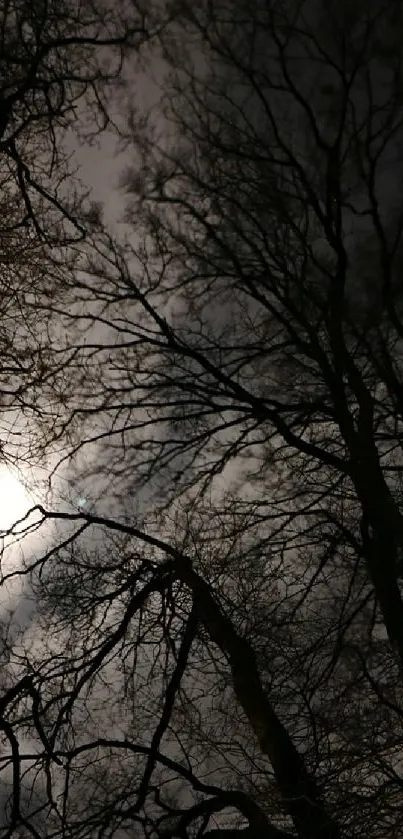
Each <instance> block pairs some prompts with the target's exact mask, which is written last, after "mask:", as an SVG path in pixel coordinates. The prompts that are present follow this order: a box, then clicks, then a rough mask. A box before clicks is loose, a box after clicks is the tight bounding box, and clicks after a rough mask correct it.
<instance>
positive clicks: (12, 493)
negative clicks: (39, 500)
mask: <svg viewBox="0 0 403 839" xmlns="http://www.w3.org/2000/svg"><path fill="white" fill-rule="evenodd" d="M33 503H34V502H33V501H32V498H31V496H30V494H29V492H28V491H27V490H26V489H25V487H24V485H23V484H22V483H21V481H20V480H19V478H18V475H17V474H16V473H15V472H13V471H12V470H11V469H9V468H8V467H7V466H1V467H0V531H4V530H8V529H9V528H10V527H12V525H13V524H14V523H15V522H16V521H18V520H19V519H22V518H23V516H25V514H26V513H27V512H28V510H29V509H30V508H31V507H32V506H33Z"/></svg>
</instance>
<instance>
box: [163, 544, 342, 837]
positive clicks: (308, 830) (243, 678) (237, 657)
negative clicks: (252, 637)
mask: <svg viewBox="0 0 403 839" xmlns="http://www.w3.org/2000/svg"><path fill="white" fill-rule="evenodd" d="M176 570H177V573H178V577H179V578H180V579H181V580H182V581H183V582H184V583H185V585H187V586H188V588H189V589H190V590H191V591H192V595H193V601H194V607H195V611H196V613H197V614H198V617H199V619H200V620H201V621H202V622H203V624H204V626H205V627H206V629H207V631H208V633H209V635H210V638H211V639H212V641H214V643H216V644H217V646H218V647H219V648H220V649H221V651H222V652H223V653H224V654H225V655H226V656H227V658H228V660H229V664H230V667H231V672H232V678H233V684H234V690H235V694H236V697H237V699H238V701H239V703H240V705H241V707H242V708H243V711H244V713H245V715H246V717H247V719H248V721H249V723H250V726H251V728H252V730H253V732H254V734H255V735H256V737H257V739H258V741H259V744H260V747H261V750H262V753H263V754H265V755H267V757H268V758H269V760H270V762H271V765H272V767H273V771H274V774H275V777H276V781H277V784H278V788H279V791H280V794H281V797H282V800H283V803H284V807H285V809H286V810H287V812H288V813H289V815H290V816H291V818H292V821H293V824H294V827H295V829H296V831H297V834H298V836H299V837H301V839H340V837H341V832H340V828H339V826H338V824H337V823H336V822H335V821H334V820H333V818H332V816H331V815H330V814H329V813H328V812H327V810H326V807H325V804H324V802H323V800H322V797H321V793H320V790H319V788H318V785H317V783H316V781H315V779H314V778H313V777H312V776H311V775H310V774H309V773H308V771H307V769H306V766H305V764H304V761H303V758H302V757H301V755H300V754H299V752H298V751H297V749H296V747H295V745H294V743H293V742H292V739H291V737H290V735H289V734H288V732H287V731H286V729H285V728H284V726H283V724H282V723H281V721H280V720H279V718H278V716H277V714H276V712H275V711H274V709H273V707H272V705H271V703H270V701H269V699H268V697H267V694H266V692H265V690H264V689H263V686H262V683H261V681H260V676H259V671H258V667H257V663H256V658H255V655H254V652H253V649H252V648H251V646H250V644H249V643H248V641H246V640H245V639H244V638H243V637H241V636H240V635H239V634H238V633H237V632H236V630H235V629H234V627H233V625H232V623H231V621H230V620H229V619H228V618H227V617H226V616H225V615H224V614H223V613H222V611H221V609H220V607H219V605H218V604H217V603H216V601H215V599H214V596H213V594H212V591H211V589H210V586H209V585H208V584H207V583H206V582H205V581H204V580H202V579H201V577H199V575H198V574H197V573H196V572H195V571H194V570H193V569H192V567H191V565H190V563H188V562H186V560H184V559H179V560H178V561H177V562H176Z"/></svg>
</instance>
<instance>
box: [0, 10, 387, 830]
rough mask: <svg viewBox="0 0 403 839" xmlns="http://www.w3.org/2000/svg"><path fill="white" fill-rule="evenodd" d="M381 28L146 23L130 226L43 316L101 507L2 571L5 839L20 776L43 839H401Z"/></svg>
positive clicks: (289, 18) (81, 456) (90, 243)
mask: <svg viewBox="0 0 403 839" xmlns="http://www.w3.org/2000/svg"><path fill="white" fill-rule="evenodd" d="M177 11H178V10H175V13H176V12H177ZM401 32H402V28H401V11H400V9H398V8H397V6H396V5H394V6H393V7H391V8H390V7H386V6H385V4H384V3H383V2H382V3H381V2H375V0H374V1H373V2H371V3H369V4H368V3H366V4H365V6H364V4H356V5H355V6H354V8H353V7H352V4H348V3H341V4H340V3H338V4H332V3H330V4H326V6H325V4H322V3H320V2H318V3H311V2H309V3H301V2H298V3H297V2H289V3H284V2H283V3H271V4H267V3H263V2H258V0H256V2H248V3H246V2H243V0H237V2H235V3H234V2H231V3H229V2H228V3H227V2H225V0H219V2H217V3H210V2H207V0H206V2H202V3H201V4H199V6H198V8H197V9H195V8H193V5H192V6H191V5H190V4H187V3H186V2H184V3H182V4H181V8H180V9H179V15H178V17H177V18H176V20H175V25H174V26H172V27H171V28H170V29H169V30H166V31H164V33H163V34H162V35H161V42H160V43H161V50H162V52H163V57H164V61H165V64H166V66H167V68H168V71H167V77H166V79H165V88H164V95H163V97H162V102H161V107H160V111H159V112H158V119H157V120H155V117H154V114H150V117H149V120H148V121H147V120H146V121H144V120H140V119H138V118H137V117H138V114H137V113H134V114H130V115H129V119H128V129H127V138H126V140H127V149H128V150H129V149H130V148H131V149H132V154H133V159H134V161H135V163H134V164H133V167H132V168H131V169H129V171H128V172H127V174H126V177H125V187H126V192H127V195H128V206H127V213H126V219H125V221H126V229H127V225H129V226H131V233H130V232H129V234H128V237H127V239H126V241H124V242H120V243H117V242H115V241H114V240H113V238H112V237H111V236H110V235H109V234H108V233H107V231H102V229H100V224H99V223H98V222H99V220H98V219H94V220H93V225H92V233H91V237H88V240H87V243H86V244H85V246H83V247H81V246H79V245H78V246H75V247H74V248H73V247H72V248H71V250H70V251H69V262H68V264H67V266H66V270H65V276H64V284H63V294H64V295H65V297H64V300H63V305H62V304H60V303H59V302H58V301H55V302H54V303H53V304H52V303H46V308H47V311H51V312H52V315H53V316H54V317H55V318H58V319H59V320H58V323H59V326H60V329H63V331H64V334H65V335H66V336H68V342H67V344H68V349H69V352H70V353H73V359H72V360H71V361H70V362H69V364H68V365H66V362H65V361H64V362H63V363H62V364H61V374H60V375H61V377H62V384H61V380H60V379H59V378H58V376H54V377H53V379H52V377H49V385H48V387H49V394H52V398H53V399H54V402H55V404H58V401H59V403H62V404H61V405H60V412H59V413H58V416H57V421H56V422H55V425H54V429H53V438H52V439H51V442H52V445H54V444H55V442H59V443H60V446H61V447H63V458H62V459H61V460H62V461H63V462H65V461H66V460H68V463H69V467H70V468H71V469H72V470H74V463H75V459H76V460H77V469H78V470H81V471H80V479H81V480H82V481H83V483H84V484H85V483H86V481H87V487H88V488H89V496H90V499H91V493H92V495H93V496H94V497H93V498H92V509H91V510H90V511H88V512H87V511H86V510H85V507H84V510H80V511H76V512H71V510H60V509H53V510H48V509H45V507H42V506H39V507H37V508H36V510H35V512H34V513H33V515H35V517H36V518H35V519H34V523H32V520H30V521H29V522H28V523H27V534H28V533H29V532H30V530H33V529H35V530H36V531H37V532H39V533H40V532H41V528H42V527H46V525H48V526H50V525H52V524H53V525H54V526H55V528H56V530H55V532H53V531H52V532H51V533H50V534H49V536H48V539H49V544H47V545H46V546H45V547H44V549H43V551H37V552H36V554H35V557H33V558H32V557H31V558H29V557H28V556H27V557H26V560H25V564H24V565H23V566H22V567H21V568H19V569H18V570H16V571H12V572H11V573H12V574H21V573H24V574H25V575H27V576H30V579H31V584H32V587H33V591H34V592H35V595H36V598H37V612H36V615H35V619H34V621H33V625H32V630H31V635H29V633H26V634H25V636H24V638H22V639H21V645H20V647H19V648H17V647H15V649H14V650H13V651H12V655H11V657H10V661H11V662H12V663H13V666H14V667H16V668H17V672H18V673H20V672H21V671H20V670H19V669H18V668H22V672H23V674H24V675H23V676H22V677H21V680H20V681H18V680H17V681H16V680H15V679H14V680H13V679H11V684H10V687H9V688H8V691H7V693H5V695H4V697H5V698H4V712H3V718H4V728H3V731H4V736H5V739H6V740H8V747H7V749H8V751H5V757H4V761H3V765H4V767H5V768H6V769H7V768H8V767H9V766H12V769H13V773H14V775H13V784H12V789H13V795H12V806H11V811H10V813H11V815H10V818H9V824H8V829H9V830H10V831H12V830H15V831H18V830H20V829H21V828H22V827H23V828H24V829H26V830H29V831H30V832H31V833H33V835H37V834H38V829H37V828H36V826H35V821H34V818H33V817H32V816H31V815H28V814H27V813H26V809H24V806H23V805H24V797H23V796H21V795H20V791H21V785H22V778H23V770H22V767H23V766H25V765H27V767H29V770H28V771H27V776H26V777H27V779H28V780H27V783H30V784H32V778H34V777H35V779H36V781H37V783H38V784H39V788H40V792H38V800H40V801H41V802H42V801H43V802H45V803H44V804H43V805H42V804H41V806H43V812H46V818H47V823H48V824H49V825H50V826H51V827H50V832H51V833H52V835H55V836H57V835H60V836H62V835H63V836H65V835H67V834H71V835H73V834H74V836H83V837H84V836H93V835H94V836H95V835H98V836H101V835H102V836H103V835H105V834H106V835H110V836H113V835H114V836H116V835H117V834H119V835H127V834H129V833H130V834H131V835H132V833H133V831H138V832H139V833H141V835H145V836H155V835H157V836H166V837H171V836H172V837H179V839H187V837H196V836H197V837H202V836H208V839H213V837H214V835H217V839H234V837H235V835H236V834H238V833H241V834H245V839H252V837H253V839H257V837H259V838H260V837H263V836H266V837H268V839H271V838H272V839H290V837H291V836H299V837H303V839H336V837H340V838H341V837H343V839H344V837H346V839H347V837H348V839H352V837H358V836H362V835H363V833H365V835H368V836H369V837H374V839H375V837H376V838H377V839H380V837H388V838H389V837H393V836H397V835H399V831H401V828H402V825H401V821H402V817H401V812H402V807H401V802H402V784H403V778H402V770H401V748H402V733H401V726H402V713H403V707H402V681H401V669H402V663H403V620H402V618H403V604H402V599H401V582H400V576H401V551H402V515H401V510H400V497H401V488H400V473H401V465H400V448H401V422H402V418H403V416H402V410H401V408H402V401H401V383H400V370H401V347H400V342H401V338H402V322H401V294H400V288H399V282H398V279H399V266H400V260H401V253H402V251H401V230H402V219H403V214H402V208H401V200H400V196H399V191H398V189H396V183H398V181H399V178H400V172H401V162H400V156H399V153H398V150H399V142H400V137H401V133H402V131H401V63H402V42H401V37H400V35H401ZM318 80H319V81H318ZM159 121H163V122H162V123H161V122H159ZM161 124H163V126H164V130H163V129H162V128H161ZM165 128H166V129H167V131H166V132H165ZM168 129H169V132H168ZM161 134H164V136H163V139H162V140H161ZM69 294H70V301H69ZM66 300H67V301H68V305H67V306H66V304H65V301H66ZM83 336H84V337H83ZM87 452H89V453H90V455H91V457H93V460H92V462H90V464H89V465H88V467H86V472H85V469H84V470H83V466H82V464H83V461H84V462H85V458H86V455H87ZM90 455H88V456H90ZM91 479H92V481H93V483H92V486H91V484H89V483H88V482H89V481H90V480H91ZM58 528H60V530H59V529H58ZM6 577H7V574H4V578H6ZM23 738H25V740H26V741H27V742H28V743H29V742H32V743H33V744H34V745H33V746H32V748H31V747H30V746H29V745H27V746H26V745H25V744H24V740H23ZM29 773H31V774H29ZM41 796H42V798H41ZM38 806H39V805H38ZM41 812H42V811H41ZM10 825H11V827H10ZM35 831H37V833H35ZM39 835H41V834H40V831H39Z"/></svg>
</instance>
